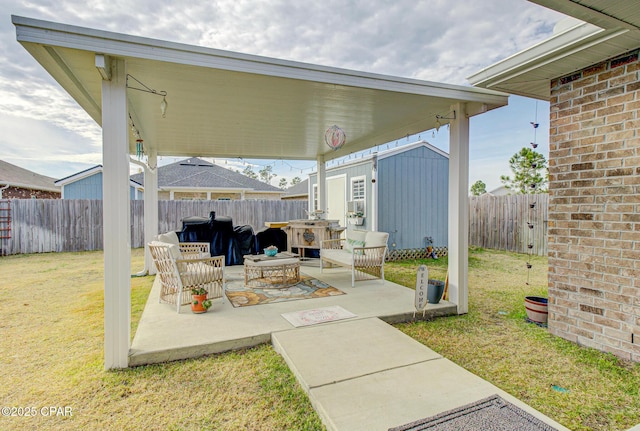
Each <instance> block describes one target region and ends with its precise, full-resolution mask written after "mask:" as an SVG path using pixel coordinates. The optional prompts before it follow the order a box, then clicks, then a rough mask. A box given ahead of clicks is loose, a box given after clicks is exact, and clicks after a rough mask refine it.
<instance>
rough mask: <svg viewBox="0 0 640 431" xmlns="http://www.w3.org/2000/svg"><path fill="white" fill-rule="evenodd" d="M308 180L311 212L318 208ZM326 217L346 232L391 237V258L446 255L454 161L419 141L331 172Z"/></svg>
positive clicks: (314, 175)
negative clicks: (429, 248)
mask: <svg viewBox="0 0 640 431" xmlns="http://www.w3.org/2000/svg"><path fill="white" fill-rule="evenodd" d="M317 181H318V176H317V173H312V174H311V175H310V176H309V188H310V196H312V197H313V198H312V199H309V211H310V212H313V211H315V209H316V208H317ZM326 182H327V184H326V186H327V203H328V205H327V214H325V218H327V219H334V220H339V221H340V224H341V225H343V226H347V229H363V230H379V231H383V232H389V258H390V259H398V258H405V257H425V256H426V254H427V252H426V247H427V246H429V245H431V246H433V247H434V249H435V250H436V253H439V254H443V253H446V248H447V239H448V238H447V232H448V185H449V155H448V154H447V153H446V152H444V151H442V150H440V149H438V148H436V147H434V146H433V145H430V144H429V143H427V142H426V141H418V142H414V143H412V144H408V145H405V146H402V147H398V148H394V149H390V150H386V151H382V152H377V153H373V154H371V155H368V156H365V157H363V158H361V159H358V160H355V161H352V162H347V163H345V164H343V165H340V166H337V167H332V168H327V175H326Z"/></svg>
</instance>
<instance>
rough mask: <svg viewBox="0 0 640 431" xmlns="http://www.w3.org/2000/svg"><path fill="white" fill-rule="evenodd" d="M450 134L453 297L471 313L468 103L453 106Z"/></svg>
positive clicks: (450, 222) (451, 277) (449, 245)
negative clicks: (453, 114) (453, 115)
mask: <svg viewBox="0 0 640 431" xmlns="http://www.w3.org/2000/svg"><path fill="white" fill-rule="evenodd" d="M451 110H452V111H453V112H455V119H453V120H451V123H450V133H449V244H448V248H449V298H450V301H451V302H453V303H455V304H456V305H457V306H458V314H465V313H467V312H468V311H469V193H468V190H469V118H468V117H467V109H466V104H464V103H457V104H455V105H453V106H452V107H451Z"/></svg>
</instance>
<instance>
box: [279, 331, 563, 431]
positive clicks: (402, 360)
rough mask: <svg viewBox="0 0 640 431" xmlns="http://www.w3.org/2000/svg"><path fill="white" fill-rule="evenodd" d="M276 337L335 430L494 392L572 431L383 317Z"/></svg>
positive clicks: (373, 425) (420, 413) (410, 417)
mask: <svg viewBox="0 0 640 431" xmlns="http://www.w3.org/2000/svg"><path fill="white" fill-rule="evenodd" d="M310 329H313V330H310ZM301 336H304V339H302V338H301ZM273 337H274V346H275V348H276V349H277V350H278V351H279V352H281V354H282V355H283V357H284V358H285V360H286V361H287V363H288V365H289V367H290V368H291V369H292V370H294V373H295V374H296V377H297V378H298V379H299V381H300V383H301V385H302V386H303V388H305V390H306V391H307V393H308V395H309V398H310V400H311V402H312V404H313V406H314V408H315V409H316V411H317V412H318V414H319V415H320V417H321V418H322V420H323V423H324V424H325V426H326V427H327V429H328V430H330V431H338V430H339V431H358V430H362V431H365V430H366V431H374V430H387V429H388V428H390V427H394V426H399V425H403V424H405V423H409V422H412V421H415V420H419V419H422V418H426V417H429V416H433V415H435V414H438V413H442V412H444V411H447V410H451V409H454V408H457V407H460V406H463V405H465V404H468V403H471V402H475V401H478V400H480V399H483V398H486V397H488V396H490V395H493V394H498V395H500V396H501V397H503V398H504V399H505V400H507V401H509V402H511V403H513V404H515V405H517V406H518V407H520V408H522V409H523V410H525V411H527V412H529V413H531V414H532V415H534V416H536V417H538V418H539V419H540V420H542V421H544V422H546V423H548V424H549V425H552V426H554V427H555V428H556V429H558V430H567V428H565V427H563V426H562V425H560V424H558V423H556V422H555V421H553V420H551V419H550V418H548V417H546V416H544V415H542V414H541V413H540V412H538V411H536V410H535V409H533V408H531V407H529V406H528V405H526V404H524V403H523V402H521V401H519V400H517V399H516V398H514V397H512V396H511V395H509V394H508V393H506V392H504V391H502V390H500V389H499V388H497V387H496V386H494V385H492V384H491V383H489V382H487V381H485V380H483V379H481V378H480V377H478V376H476V375H474V374H472V373H470V372H468V371H467V370H465V369H464V368H462V367H460V366H458V365H456V364H454V363H453V362H451V361H449V360H447V359H445V358H443V357H442V356H440V355H438V354H437V353H435V352H433V351H432V350H430V349H429V348H427V347H426V346H424V345H422V344H420V343H418V342H417V341H415V340H413V339H412V338H410V337H408V336H406V335H405V334H404V333H402V332H400V331H398V330H397V329H395V328H393V327H391V326H389V325H387V324H386V323H384V322H382V321H380V320H379V319H375V318H370V319H365V320H359V321H356V322H336V323H334V324H331V325H320V326H317V327H314V328H306V329H305V330H304V331H300V330H296V331H287V332H284V333H276V334H274V336H273ZM379 341H380V342H384V343H385V344H381V343H378V342H379ZM305 349H309V351H308V352H305V351H304V350H305ZM405 355H406V357H405ZM358 365H362V368H359V367H358ZM331 375H334V376H336V378H335V380H334V381H332V379H331Z"/></svg>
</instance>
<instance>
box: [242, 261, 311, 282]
mask: <svg viewBox="0 0 640 431" xmlns="http://www.w3.org/2000/svg"><path fill="white" fill-rule="evenodd" d="M299 282H300V257H299V256H298V255H297V254H295V253H287V252H283V253H278V254H276V255H275V256H266V255H264V254H258V255H246V256H245V257H244V284H245V286H247V287H252V288H263V289H264V288H271V289H273V288H276V289H280V288H285V287H289V286H293V285H294V284H297V283H299Z"/></svg>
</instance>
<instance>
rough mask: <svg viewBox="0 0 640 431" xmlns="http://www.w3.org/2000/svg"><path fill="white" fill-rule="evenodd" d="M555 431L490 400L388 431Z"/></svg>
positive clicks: (495, 397)
mask: <svg viewBox="0 0 640 431" xmlns="http://www.w3.org/2000/svg"><path fill="white" fill-rule="evenodd" d="M421 430H429V431H454V430H455V431H476V430H483V431H558V430H557V429H556V428H554V427H552V426H550V425H547V424H546V423H544V422H542V421H541V420H540V419H538V418H536V417H534V416H532V415H531V414H530V413H527V412H525V411H524V410H522V409H520V408H519V407H517V406H515V405H513V404H511V403H510V402H507V401H505V400H503V399H502V398H500V397H499V396H498V395H493V396H490V397H489V398H485V399H483V400H480V401H476V402H475V403H471V404H467V405H466V406H462V407H458V408H457V409H454V410H449V411H448V412H444V413H440V414H439V415H436V416H432V417H430V418H426V419H421V420H419V421H416V422H412V423H409V424H406V425H402V426H399V427H396V428H389V431H421Z"/></svg>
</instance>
